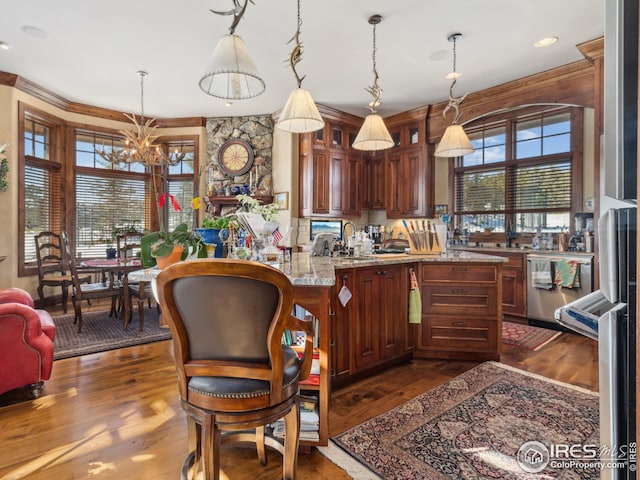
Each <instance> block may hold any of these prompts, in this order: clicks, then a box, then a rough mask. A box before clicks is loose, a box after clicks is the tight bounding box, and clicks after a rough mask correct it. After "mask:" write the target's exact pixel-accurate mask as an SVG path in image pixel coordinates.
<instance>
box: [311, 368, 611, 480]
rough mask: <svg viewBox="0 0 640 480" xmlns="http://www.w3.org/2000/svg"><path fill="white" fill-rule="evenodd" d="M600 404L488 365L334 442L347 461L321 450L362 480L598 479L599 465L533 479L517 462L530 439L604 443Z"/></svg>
mask: <svg viewBox="0 0 640 480" xmlns="http://www.w3.org/2000/svg"><path fill="white" fill-rule="evenodd" d="M598 406H599V404H598V394H597V393H594V392H589V391H587V390H583V389H579V388H577V387H572V386H570V385H566V384H561V383H559V382H555V381H551V380H549V379H545V378H543V377H540V376H536V375H533V374H529V373H527V372H523V371H521V370H517V369H515V368H512V367H508V366H506V365H503V364H499V363H495V362H485V363H483V364H480V365H478V366H477V367H475V368H473V369H471V370H469V371H468V372H465V373H464V374H462V375H459V376H458V377H456V378H454V379H452V380H451V381H449V382H447V383H445V384H443V385H440V386H438V387H436V388H435V389H433V390H431V391H429V392H426V393H423V394H422V395H419V396H417V397H416V398H414V399H413V400H410V401H409V402H407V403H405V404H403V405H401V406H399V407H396V408H394V409H393V410H390V411H389V412H387V413H384V414H382V415H379V416H377V417H374V418H372V419H371V420H368V421H366V422H364V423H362V424H360V425H357V426H356V427H354V428H352V429H350V430H348V431H346V432H344V433H342V434H340V435H338V436H336V437H335V438H333V439H332V442H334V443H335V444H336V445H338V446H339V447H341V449H343V450H344V452H347V453H348V455H345V454H344V452H343V451H342V450H341V449H340V448H337V447H335V446H334V445H330V446H329V447H328V448H327V449H321V451H322V452H323V453H324V454H325V455H327V457H329V458H330V459H331V460H332V461H333V462H334V463H336V464H338V466H340V467H341V468H343V469H345V470H346V471H347V472H348V473H350V474H351V475H352V476H353V478H357V479H359V480H364V479H379V478H381V479H388V480H390V479H398V480H400V479H401V480H417V479H425V480H426V479H428V480H444V479H458V480H461V479H473V480H480V479H506V478H508V479H545V480H546V479H566V480H568V479H571V480H575V479H598V478H600V471H599V470H598V469H597V468H592V465H589V466H586V467H585V466H583V467H582V468H576V467H574V468H572V469H570V470H569V469H558V468H552V465H547V466H546V468H544V470H543V471H541V472H540V473H535V474H532V473H526V472H525V471H524V470H523V469H522V468H521V467H520V464H519V463H518V461H517V453H518V450H519V449H520V447H521V446H522V445H523V444H524V443H525V442H529V441H538V442H541V443H543V444H544V445H545V446H547V447H549V446H550V445H551V444H555V445H558V444H568V445H574V444H580V445H584V444H598V441H599V427H598ZM334 454H335V455H334ZM354 459H355V460H356V461H355V462H354V461H353V460H354Z"/></svg>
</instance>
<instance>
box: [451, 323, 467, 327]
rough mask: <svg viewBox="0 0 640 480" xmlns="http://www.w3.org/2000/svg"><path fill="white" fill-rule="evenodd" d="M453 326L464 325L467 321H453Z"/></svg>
mask: <svg viewBox="0 0 640 480" xmlns="http://www.w3.org/2000/svg"><path fill="white" fill-rule="evenodd" d="M453 326H454V327H466V326H467V323H466V322H453Z"/></svg>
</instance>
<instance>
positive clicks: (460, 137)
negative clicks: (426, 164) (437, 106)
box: [435, 33, 474, 157]
mask: <svg viewBox="0 0 640 480" xmlns="http://www.w3.org/2000/svg"><path fill="white" fill-rule="evenodd" d="M461 38H462V34H461V33H454V34H452V35H449V37H448V38H447V39H448V40H449V41H450V42H453V71H452V72H451V73H450V74H449V75H447V78H450V79H451V86H450V87H449V103H448V104H447V106H446V107H445V108H444V110H443V111H442V116H443V117H444V118H445V119H446V118H447V112H448V111H449V109H451V108H453V109H454V110H455V112H456V116H455V117H454V118H453V122H452V123H451V125H449V126H448V127H447V129H446V130H445V131H444V135H442V140H440V143H439V144H438V148H437V149H436V152H435V156H436V157H461V156H463V155H467V154H469V153H473V152H474V148H473V146H472V145H471V142H470V141H469V137H467V134H466V133H465V131H464V129H463V128H462V125H458V118H459V117H460V104H461V103H462V101H463V100H464V99H465V97H466V96H467V94H466V93H465V94H464V95H462V96H460V97H454V96H453V87H454V85H455V84H456V80H457V79H458V77H459V76H460V75H461V74H460V73H459V72H457V71H456V42H457V41H458V40H460V39H461Z"/></svg>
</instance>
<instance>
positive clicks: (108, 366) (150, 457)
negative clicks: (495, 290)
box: [0, 305, 598, 480]
mask: <svg viewBox="0 0 640 480" xmlns="http://www.w3.org/2000/svg"><path fill="white" fill-rule="evenodd" d="M94 308H101V307H100V305H94ZM58 313H59V310H58V309H56V310H55V314H58ZM501 361H502V362H503V363H505V364H508V365H511V366H514V367H517V368H520V369H522V370H526V371H529V372H533V373H536V374H540V375H543V376H545V377H549V378H553V379H556V380H559V381H562V382H566V383H570V384H573V385H577V386H580V387H584V388H587V389H590V390H597V384H598V374H597V372H598V362H597V343H596V342H594V341H592V340H589V339H587V338H584V337H581V336H578V335H573V334H568V333H564V334H563V335H562V336H560V337H559V338H558V339H556V340H554V341H553V342H552V343H550V344H549V345H547V346H545V347H543V348H542V349H541V350H539V351H537V352H531V351H526V350H522V349H518V348H516V347H511V346H508V345H505V346H504V351H503V355H502V360H501ZM476 364H477V363H476V362H459V361H444V360H414V361H412V362H410V363H407V364H403V365H399V366H396V367H393V368H391V369H389V370H386V371H383V372H380V373H379V374H377V375H375V376H373V377H371V378H368V379H365V380H362V381H360V382H358V383H355V384H353V385H350V386H347V387H344V388H342V389H340V390H337V391H334V392H333V395H332V398H331V409H330V415H329V432H330V435H335V434H337V433H340V432H342V431H344V430H346V429H348V428H350V427H352V426H354V425H357V424H358V423H361V422H363V421H365V420H367V419H369V418H371V417H373V416H375V415H378V414H380V413H383V412H385V411H387V410H389V409H391V408H393V407H395V406H397V405H399V404H401V403H403V402H405V401H407V400H409V399H410V398H413V397H414V396H416V395H418V394H420V393H422V392H425V391H427V390H429V389H431V388H433V387H435V386H437V385H439V384H441V383H444V382H446V381H447V380H449V379H451V378H453V377H455V376H456V375H459V374H461V373H463V372H465V371H466V370H468V369H470V368H472V367H474V366H475V365H476ZM14 397H15V394H14ZM14 400H15V398H13V399H8V397H7V396H6V395H5V396H0V401H4V402H5V404H6V403H11V401H14ZM0 426H1V428H0V479H3V480H4V479H23V478H24V479H29V480H45V479H46V480H53V479H56V480H59V479H91V478H96V479H118V480H119V479H123V478H127V479H143V478H144V479H154V480H164V479H167V480H170V479H171V480H173V479H178V478H179V470H180V466H181V464H182V462H183V460H184V457H185V455H186V450H187V440H186V422H185V418H184V414H183V413H182V410H181V408H180V406H179V403H178V395H177V388H176V378H175V371H174V367H173V364H172V361H171V355H170V342H169V341H164V342H157V343H153V344H148V345H141V346H138V347H129V348H124V349H120V350H113V351H110V352H104V353H99V354H93V355H87V356H84V357H77V358H70V359H64V360H58V361H56V362H55V364H54V369H53V376H52V378H51V380H49V381H48V382H47V383H46V384H45V388H44V395H43V396H42V397H41V398H40V399H38V400H33V401H22V402H18V403H14V404H10V405H6V406H4V407H1V408H0ZM222 457H223V458H222V462H223V472H224V473H223V476H222V477H221V478H222V479H233V480H245V479H246V480H262V479H265V480H266V479H274V480H275V479H280V478H281V467H280V464H281V462H280V458H279V456H278V455H277V454H275V453H271V452H270V455H269V459H270V461H269V463H268V465H267V466H266V467H262V466H261V465H260V464H259V462H258V461H257V459H256V456H255V453H254V452H253V451H252V450H249V449H242V448H234V447H225V450H224V452H223V455H222ZM298 472H299V477H298V478H300V479H314V480H325V479H326V480H341V479H347V478H349V476H348V475H347V474H346V473H345V472H344V471H342V470H341V469H339V468H338V467H336V466H335V465H334V464H333V463H332V462H331V461H329V460H328V459H327V458H326V457H324V456H323V455H322V454H321V453H319V452H318V451H317V450H315V449H313V450H312V451H311V452H310V453H301V454H300V455H299V461H298Z"/></svg>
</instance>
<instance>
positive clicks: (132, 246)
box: [116, 231, 144, 260]
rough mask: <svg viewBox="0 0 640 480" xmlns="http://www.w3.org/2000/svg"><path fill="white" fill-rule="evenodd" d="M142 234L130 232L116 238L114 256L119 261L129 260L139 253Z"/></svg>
mask: <svg viewBox="0 0 640 480" xmlns="http://www.w3.org/2000/svg"><path fill="white" fill-rule="evenodd" d="M143 236H144V234H143V233H142V232H136V231H130V232H125V233H123V234H121V235H117V236H116V255H117V257H118V258H119V259H120V260H130V259H132V258H134V257H135V255H136V254H138V253H139V252H140V239H141V238H142V237H143Z"/></svg>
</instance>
